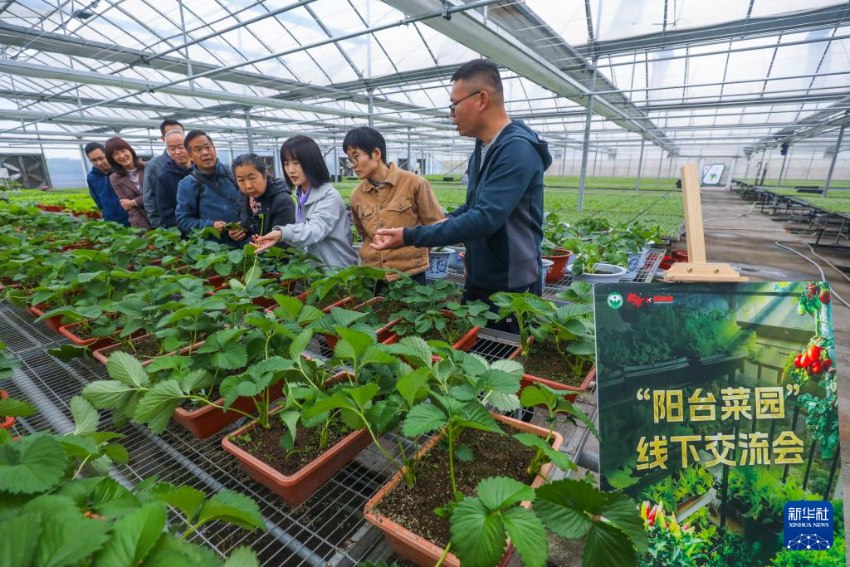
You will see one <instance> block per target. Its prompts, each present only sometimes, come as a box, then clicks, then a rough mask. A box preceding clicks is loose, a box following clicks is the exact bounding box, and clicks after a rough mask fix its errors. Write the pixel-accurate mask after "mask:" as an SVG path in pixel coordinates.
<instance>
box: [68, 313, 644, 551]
mask: <svg viewBox="0 0 850 567" xmlns="http://www.w3.org/2000/svg"><path fill="white" fill-rule="evenodd" d="M266 315H267V316H268V315H271V314H266ZM266 320H271V319H270V318H267V319H266ZM278 331H279V332H280V333H281V335H278V336H283V337H286V338H288V339H290V340H291V342H290V343H289V346H288V349H286V350H285V352H288V354H289V356H288V357H282V356H280V355H271V356H267V357H263V358H261V359H260V360H258V361H257V362H255V363H254V364H252V365H251V366H249V367H248V368H246V369H245V370H244V371H242V372H241V373H239V374H237V375H233V376H231V377H229V378H227V379H226V380H225V381H223V382H222V383H221V385H220V387H219V390H220V393H221V394H222V395H223V399H219V400H211V399H209V398H204V397H203V396H201V395H198V394H197V393H196V392H194V391H193V388H194V387H195V386H196V385H197V384H199V383H202V381H201V379H200V375H199V373H198V372H194V373H193V372H190V373H189V374H187V375H185V376H183V377H182V378H179V377H174V376H173V375H172V376H170V377H168V378H167V379H163V378H162V377H155V376H156V374H157V373H156V372H154V371H153V370H151V368H150V367H148V368H147V369H146V368H145V367H144V366H142V364H141V362H140V361H138V360H136V359H134V358H132V357H130V356H129V355H126V354H124V353H121V352H118V353H115V354H113V355H112V357H110V360H109V364H108V369H109V373H110V376H112V377H113V380H112V381H105V382H95V383H92V384H90V385H89V386H87V387H86V388H85V390H84V395H85V396H86V397H87V398H88V399H90V400H92V401H93V402H94V403H95V405H96V406H98V407H104V408H110V409H112V410H113V412H114V414H115V412H117V413H119V414H121V413H123V416H124V417H126V418H129V417H132V418H133V419H136V420H139V421H142V422H145V423H147V424H148V425H149V426H150V427H151V428H152V429H153V430H154V431H158V430H161V429H162V428H164V426H165V424H167V422H168V419H169V417H170V416H171V412H172V411H173V410H174V408H175V407H176V406H177V405H179V404H180V403H182V402H183V401H184V400H187V399H190V400H193V401H196V402H200V403H202V404H205V405H211V406H215V407H217V408H222V409H231V408H232V407H233V405H232V404H233V403H234V402H235V401H236V400H237V399H239V398H240V397H243V398H245V397H250V398H253V400H254V405H255V410H256V411H257V412H258V413H257V419H256V420H255V421H254V422H252V423H250V424H248V425H246V426H245V427H243V428H241V429H239V430H237V431H236V432H234V433H232V434H230V435H228V436H226V437H225V438H224V439H223V440H222V444H223V446H224V448H225V449H226V450H227V451H228V452H231V453H233V454H234V455H237V456H238V457H239V458H240V460H242V461H243V464H244V465H245V466H246V469H247V470H248V473H249V475H250V476H252V477H253V478H254V479H255V480H258V481H259V482H262V483H263V484H266V485H267V486H269V487H270V488H272V490H274V491H275V492H277V493H278V494H280V495H281V496H282V497H283V498H284V500H286V501H287V502H289V503H290V504H292V505H297V504H299V503H300V502H302V501H303V500H304V499H306V498H307V497H309V495H310V494H312V492H313V491H314V490H315V489H317V488H318V487H319V486H320V485H321V484H322V483H323V482H324V481H326V480H327V479H329V478H330V477H331V476H333V474H334V473H335V472H336V471H338V470H339V469H340V468H341V467H342V466H344V464H345V463H346V462H347V461H348V460H350V459H351V458H353V456H355V455H356V454H357V453H358V452H359V451H360V450H362V448H364V447H365V446H366V445H368V444H369V443H372V444H374V445H375V447H376V449H377V450H378V451H379V452H381V453H382V454H383V455H384V456H385V457H386V458H387V459H388V461H389V462H391V463H394V464H395V466H396V467H397V469H399V472H398V473H397V474H396V476H395V477H394V478H393V479H391V481H390V483H389V484H388V485H387V487H385V489H382V490H381V491H379V493H378V494H377V495H376V496H375V498H373V499H372V500H370V502H369V503H367V506H366V512H365V513H366V517H367V519H369V520H370V521H372V522H373V523H375V524H376V525H378V526H379V527H382V528H384V527H392V528H393V531H392V535H388V537H389V539H390V541H391V543H393V545H394V546H398V550H399V551H400V552H401V553H404V554H405V556H406V557H409V558H411V559H413V560H414V561H417V562H420V564H433V563H434V562H435V561H438V560H439V559H440V557H441V556H443V555H444V552H445V551H446V549H447V548H446V547H445V546H447V545H448V541H443V540H439V539H438V541H439V544H437V545H435V544H422V545H417V546H415V548H414V549H409V548H407V547H406V544H405V542H407V543H409V542H410V541H414V542H418V543H422V542H421V541H420V540H419V539H418V538H417V537H414V536H410V535H404V536H396V535H394V534H395V531H394V530H395V527H396V523H397V522H396V521H395V519H394V518H396V516H395V513H394V512H392V511H388V510H392V507H391V506H390V508H389V509H387V508H386V506H388V504H386V503H384V500H383V498H384V497H385V496H387V497H388V498H390V500H389V502H392V496H391V495H392V494H393V493H394V492H395V491H396V490H401V491H404V490H405V489H407V490H411V491H412V493H413V494H419V495H431V496H434V495H435V494H436V493H435V490H434V489H432V488H424V489H423V488H422V486H421V483H424V482H431V483H433V485H434V486H443V487H445V488H446V490H443V491H442V493H440V496H436V498H437V499H438V500H439V499H440V498H443V499H447V500H446V501H443V502H440V505H441V506H447V507H448V510H449V511H450V510H451V509H452V508H453V503H452V502H453V501H454V502H455V503H456V504H457V505H459V504H460V503H461V502H463V501H464V498H463V497H461V494H463V490H466V491H467V495H468V494H469V490H470V489H471V487H474V486H475V485H477V483H478V482H480V481H481V480H483V477H482V476H480V475H478V476H476V475H475V473H467V472H466V469H469V470H470V471H471V470H472V464H471V463H474V462H475V460H476V459H475V458H473V460H472V461H471V462H469V459H470V458H472V457H473V456H475V457H476V458H477V457H479V455H478V452H479V451H481V452H483V451H484V449H485V448H487V447H489V446H491V445H492V444H493V443H494V442H495V441H496V440H498V439H499V438H501V437H504V431H503V428H504V427H505V426H510V427H513V428H520V429H524V430H526V431H527V432H530V433H532V434H528V433H526V434H519V435H514V438H515V439H516V441H513V442H514V443H518V444H517V446H516V447H522V446H527V447H528V449H527V450H526V451H527V457H526V458H527V459H528V460H527V461H525V462H521V463H520V464H519V465H513V468H514V469H518V471H519V472H520V473H521V478H520V480H523V481H528V480H529V477H526V476H525V475H528V474H531V475H532V476H533V474H534V473H536V472H538V473H539V472H542V473H544V476H545V473H546V472H547V471H548V469H549V468H550V467H551V466H552V463H549V464H548V465H547V464H546V463H547V462H548V461H549V460H552V461H553V462H554V463H557V464H558V465H559V466H560V467H562V468H570V467H571V466H572V465H571V463H570V462H569V460H568V458H567V457H566V455H564V454H562V453H560V452H558V451H557V443H555V446H554V447H553V446H552V444H551V441H552V440H553V439H555V440H557V438H558V436H557V434H555V433H554V432H553V431H552V429H551V427H550V429H549V430H546V429H544V430H540V429H539V428H535V427H533V426H529V425H527V424H524V423H522V422H515V421H514V420H511V419H510V418H505V417H503V416H501V415H497V414H491V413H488V410H487V405H490V406H491V407H494V408H497V409H499V410H502V411H509V410H512V409H517V408H518V407H520V405H521V404H522V405H526V406H535V405H539V404H544V405H547V407H549V410H550V412H549V413H550V415H551V416H552V417H553V418H554V416H555V415H557V414H559V413H566V414H569V415H573V416H576V417H577V418H579V419H583V420H585V421H587V418H586V417H584V416H583V415H581V414H580V412H578V411H577V410H576V409H575V408H574V407H573V406H572V404H570V403H569V402H568V401H567V400H565V399H563V395H562V394H560V395H559V394H558V393H556V392H555V391H551V390H549V389H547V388H545V387H544V388H537V387H532V388H528V389H526V390H525V391H524V392H523V394H522V396H521V398H518V397H517V395H516V393H517V392H518V391H519V387H520V375H521V372H522V369H521V366H520V365H519V364H517V363H515V362H513V361H497V362H494V363H492V364H488V363H486V362H485V361H483V359H480V358H479V357H477V356H475V355H470V354H467V353H465V352H463V351H456V350H452V349H449V348H448V347H447V345H443V346H435V347H434V348H435V350H432V349H431V347H430V346H429V345H428V344H427V343H425V342H424V341H423V340H422V339H421V338H418V337H406V338H404V339H402V340H401V341H399V342H398V343H395V344H392V345H383V344H380V343H377V341H376V339H375V337H374V335H372V334H369V333H364V332H361V331H357V330H353V329H350V328H346V327H336V328H334V329H333V332H335V333H336V334H337V335H338V341H337V343H336V347H335V353H334V358H333V359H332V360H331V361H329V362H328V363H325V364H322V363H321V362H319V361H318V360H316V359H312V358H308V357H305V356H303V354H302V353H303V350H304V348H305V347H306V345H307V344H308V343H309V341H310V339H311V338H312V331H311V329H309V328H305V329H304V330H302V331H301V332H300V333H298V334H297V336H295V337H292V336H291V333H287V332H286V331H284V330H282V329H278ZM435 344H436V343H435ZM276 352H281V351H279V350H278V351H276ZM437 357H439V358H437ZM339 366H345V367H347V368H349V369H351V370H354V372H351V371H348V372H343V373H337V374H333V371H332V370H331V369H332V368H337V367H339ZM278 383H282V387H281V388H280V390H279V391H280V392H281V393H282V394H283V402H282V403H281V404H280V405H279V406H278V407H277V408H275V409H272V406H271V404H270V400H271V399H272V394H270V392H271V391H272V389H274V387H275V385H276V384H278ZM485 404H487V405H485ZM127 408H131V411H132V415H127ZM245 413H247V412H245ZM553 421H554V420H553ZM550 423H551V422H550ZM589 425H590V426H591V427H592V424H589ZM397 427H398V428H400V433H401V435H403V436H404V437H407V438H410V439H412V440H416V439H418V438H419V437H420V436H421V435H423V434H431V433H435V432H438V431H439V432H440V435H441V437H442V439H443V441H442V442H441V443H440V444H438V439H437V438H435V439H432V440H431V441H430V442H429V443H428V444H426V445H425V447H423V449H422V450H421V451H419V452H417V453H413V452H412V451H410V450H407V449H405V447H406V445H405V444H404V443H399V442H398V438H397V437H391V438H389V439H388V438H387V434H388V433H390V432H391V431H392V430H393V429H395V428H397ZM476 431H478V432H481V433H478V434H475V432H476ZM477 435H488V436H489V437H486V438H485V439H483V440H477V439H476V436H477ZM493 436H495V437H493ZM335 440H339V441H338V442H336V443H335V444H333V441H335ZM444 445H445V449H444V450H443V447H444ZM280 447H284V448H285V449H287V451H286V453H285V454H284V455H275V453H279V448H280ZM432 450H433V451H437V452H438V453H440V452H442V453H443V455H444V456H441V457H432V456H431V455H433V453H431V452H429V451H432ZM316 452H318V453H322V456H321V457H320V459H319V460H315V461H311V462H309V463H307V464H305V465H304V466H303V467H301V469H300V470H297V471H293V473H292V474H282V473H281V471H279V470H275V468H277V467H274V468H273V467H270V466H269V465H268V463H262V462H258V454H259V455H260V456H265V457H266V459H270V460H276V461H277V462H279V463H281V464H280V465H278V466H279V467H281V468H284V467H287V465H288V463H287V461H288V460H289V459H290V458H292V459H293V462H296V463H297V462H300V459H298V458H295V457H298V456H300V455H302V454H312V453H316ZM491 453H492V451H491ZM514 453H521V450H520V449H517V448H513V449H511V450H505V449H504V448H500V449H499V450H496V451H495V458H497V460H498V459H499V458H503V457H504V456H505V455H511V454H514ZM434 458H436V459H438V460H437V462H436V463H435V464H431V463H432V461H431V459H434ZM482 458H485V459H486V458H487V457H486V456H485V457H482ZM490 458H491V459H492V458H493V457H492V456H491V457H490ZM264 460H265V459H264ZM430 470H436V471H438V472H439V473H442V474H445V476H438V477H437V479H436V480H433V479H429V480H428V481H424V480H419V477H420V476H421V475H422V474H423V472H422V471H430ZM485 470H491V469H489V467H488V468H486V469H485ZM311 473H316V474H318V477H312V478H311V477H310V474H311ZM542 481H543V478H538V480H537V483H538V484H540V483H542ZM428 486H431V485H430V484H429V485H428ZM591 489H592V487H590V485H587V486H586V487H582V490H591ZM592 490H595V489H592ZM409 496H410V494H407V495H406V497H405V498H402V499H401V500H405V499H407V498H408V497H409ZM430 510H431V508H427V509H426V510H425V512H429V511H430ZM401 514H402V516H404V512H402V513H401ZM445 515H446V516H448V515H449V514H448V513H446V514H445ZM413 516H414V517H416V518H421V517H422V511H421V510H420V511H417V512H415V513H413ZM436 522H437V523H438V524H439V523H441V522H442V523H443V524H444V525H448V524H447V523H446V522H445V520H440V519H437V520H436ZM446 530H447V528H445V527H444V528H443V530H442V531H443V532H444V533H448V532H446ZM452 541H454V537H452ZM629 545H630V544H629ZM460 548H461V549H464V547H463V544H461V547H460ZM499 549H500V550H503V546H502V547H500V548H499ZM466 551H467V550H464V551H461V553H462V554H463V553H466ZM520 552H521V553H523V552H524V550H522V549H521V550H520ZM471 553H473V555H472V556H473V557H474V556H475V553H478V552H477V551H471ZM500 555H501V553H500ZM426 558H427V559H426ZM444 561H447V563H446V564H457V563H456V562H457V559H455V558H453V556H452V555H451V554H448V553H445V557H444ZM452 562H454V563H452ZM465 564H466V562H465ZM488 564H489V563H488Z"/></svg>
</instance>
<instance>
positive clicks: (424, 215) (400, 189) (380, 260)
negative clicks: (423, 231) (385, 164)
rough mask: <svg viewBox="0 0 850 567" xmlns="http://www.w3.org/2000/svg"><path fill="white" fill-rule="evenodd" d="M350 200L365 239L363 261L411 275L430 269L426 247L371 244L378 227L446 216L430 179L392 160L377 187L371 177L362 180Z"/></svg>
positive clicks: (423, 222) (416, 223) (428, 222)
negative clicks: (379, 247)
mask: <svg viewBox="0 0 850 567" xmlns="http://www.w3.org/2000/svg"><path fill="white" fill-rule="evenodd" d="M350 201H351V218H352V220H353V221H354V227H355V228H356V229H357V232H358V234H360V237H361V238H362V239H363V246H362V247H361V248H360V263H361V264H363V265H364V266H373V267H375V268H384V269H395V270H400V271H402V272H407V273H408V274H410V275H416V274H419V273H421V272H424V271H425V270H427V269H428V249H427V248H416V247H413V246H405V247H404V248H398V249H396V250H383V251H380V250H375V249H374V248H372V247H371V246H370V245H371V244H372V242H373V240H374V236H375V232H377V230H378V229H379V228H402V227H413V226H427V225H431V224H434V223H435V222H437V221H439V220H441V219H442V218H443V210H442V208H440V203H439V202H438V201H437V197H436V196H435V195H434V191H432V190H431V185H429V184H428V181H427V180H425V179H424V178H423V177H419V176H418V175H415V174H413V173H411V172H409V171H404V170H402V169H399V168H398V167H397V166H396V165H395V164H394V163H393V164H390V172H389V175H388V176H387V179H386V181H384V182H383V183H381V185H379V186H378V187H375V186H374V185H372V183H371V182H370V181H369V180H363V181H361V182H360V184H359V185H358V186H357V187H355V189H354V191H352V193H351V197H350Z"/></svg>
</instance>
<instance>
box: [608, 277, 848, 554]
mask: <svg viewBox="0 0 850 567" xmlns="http://www.w3.org/2000/svg"><path fill="white" fill-rule="evenodd" d="M831 307H832V306H831V294H830V291H829V285H828V284H827V283H826V282H806V283H746V284H650V285H646V284H631V285H629V284H623V285H620V284H614V285H597V286H596V289H595V317H596V334H597V380H598V382H597V384H598V395H599V432H600V472H601V477H602V484H603V487H605V488H609V489H610V488H616V489H622V490H623V491H625V492H626V493H627V494H629V495H630V496H632V497H633V498H635V499H636V500H638V501H639V502H641V503H642V509H641V513H642V515H643V517H644V522H645V527H646V529H647V532H648V535H649V538H650V542H651V546H650V553H649V554H648V555H647V556H646V557H645V558H644V562H645V564H649V565H786V566H788V565H844V564H845V559H844V529H843V511H842V510H843V507H842V502H841V500H840V499H836V497H835V496H836V490H837V487H838V485H839V484H840V455H839V450H838V439H839V434H838V412H837V406H836V402H837V394H836V379H835V377H836V369H835V365H834V363H833V360H834V358H835V356H834V355H835V352H834V343H833V332H832V319H831V312H832V309H831ZM837 494H841V490H840V489H839V490H838V492H837ZM801 502H802V503H810V505H809V504H801ZM818 503H821V504H822V505H821V506H820V507H818ZM786 505H787V506H786ZM828 507H829V509H830V510H834V513H832V512H830V514H829V519H828V520H827V519H826V516H827V508H828ZM786 508H788V510H786ZM809 508H811V510H809ZM816 513H817V516H818V521H817V522H816V521H815V514H816ZM804 514H810V515H811V521H810V522H808V523H806V522H803V521H802V520H801V517H802V515H804ZM817 530H820V531H817ZM824 534H825V535H832V536H834V537H832V538H831V539H830V538H827V537H825V535H824Z"/></svg>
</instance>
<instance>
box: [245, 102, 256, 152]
mask: <svg viewBox="0 0 850 567" xmlns="http://www.w3.org/2000/svg"><path fill="white" fill-rule="evenodd" d="M245 133H246V134H247V136H248V153H250V154H253V153H254V133H253V132H252V131H251V111H250V110H249V109H246V110H245Z"/></svg>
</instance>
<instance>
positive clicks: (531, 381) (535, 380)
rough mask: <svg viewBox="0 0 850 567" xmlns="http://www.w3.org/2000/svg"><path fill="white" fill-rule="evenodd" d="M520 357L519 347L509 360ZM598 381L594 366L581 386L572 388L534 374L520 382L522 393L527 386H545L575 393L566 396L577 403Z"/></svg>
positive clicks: (524, 377) (531, 340)
mask: <svg viewBox="0 0 850 567" xmlns="http://www.w3.org/2000/svg"><path fill="white" fill-rule="evenodd" d="M529 342H530V343H533V342H534V337H531V339H530V340H529ZM519 355H520V349H519V347H517V348H516V350H514V351H513V352H512V353H511V354H509V355H508V360H515V359H516V358H518V357H519ZM594 380H596V366H595V365H594V366H593V367H592V368H591V369H590V370H589V371H588V372H587V374H586V375H585V377H584V379H583V380H582V381H581V384H579V385H578V386H570V385H569V384H561V383H560V382H556V381H555V380H549V379H548V378H543V377H541V376H534V375H533V374H523V375H522V380H521V381H520V386H521V387H520V393H522V390H523V389H525V388H526V387H527V386H531V385H535V384H536V385H540V384H543V385H545V386H549V387H550V388H553V389H555V390H561V391H565V392H575V393H574V394H569V395H568V396H566V399H568V400H569V401H571V402H574V401H576V398H578V395H579V394H581V393H582V392H586V391H587V390H588V388H590V384H591V383H592V382H593V381H594Z"/></svg>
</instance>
